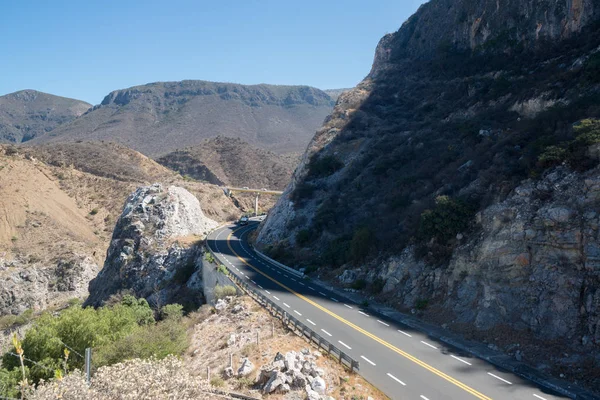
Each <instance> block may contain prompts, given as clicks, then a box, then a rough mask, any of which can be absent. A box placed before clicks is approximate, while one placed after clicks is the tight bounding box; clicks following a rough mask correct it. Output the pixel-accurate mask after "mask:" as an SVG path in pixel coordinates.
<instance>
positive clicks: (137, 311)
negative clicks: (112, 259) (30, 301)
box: [0, 296, 159, 387]
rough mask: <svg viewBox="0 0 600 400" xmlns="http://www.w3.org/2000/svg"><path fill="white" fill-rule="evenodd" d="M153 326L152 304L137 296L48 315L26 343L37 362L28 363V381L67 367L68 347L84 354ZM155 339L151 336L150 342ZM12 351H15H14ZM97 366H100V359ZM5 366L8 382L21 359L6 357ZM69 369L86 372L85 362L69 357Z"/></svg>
mask: <svg viewBox="0 0 600 400" xmlns="http://www.w3.org/2000/svg"><path fill="white" fill-rule="evenodd" d="M151 327H154V318H153V316H152V310H151V309H150V306H149V305H148V302H147V301H146V300H144V299H139V300H138V299H136V298H135V297H133V296H125V297H124V298H123V300H122V302H121V303H119V304H116V305H115V306H112V307H103V308H98V309H93V308H81V307H80V306H73V307H70V308H68V309H66V310H64V311H62V312H61V313H60V314H59V315H58V316H54V315H52V314H50V313H45V314H43V315H42V316H40V318H38V319H37V320H36V321H35V323H34V325H33V326H32V327H31V328H30V329H29V330H28V331H27V332H26V334H25V337H24V339H23V341H22V345H23V350H24V352H25V356H26V357H27V358H28V359H30V360H35V361H36V362H37V363H31V362H29V361H27V362H26V366H27V370H28V373H27V378H28V379H29V380H30V381H32V382H34V383H37V382H38V381H39V380H40V379H49V378H53V376H54V371H55V370H56V369H62V367H63V357H64V353H63V351H64V349H65V347H66V346H65V344H66V345H68V346H69V347H70V348H71V349H74V350H75V351H76V352H78V353H79V354H83V353H84V352H85V349H86V348H87V347H93V348H94V349H103V348H105V347H111V346H112V345H113V344H114V343H115V342H118V341H119V340H121V339H123V338H125V337H127V336H128V335H132V334H133V333H134V332H136V331H138V330H143V329H146V328H147V329H150V328H151ZM151 337H152V335H148V337H147V338H146V340H150V339H151ZM157 337H159V336H157ZM10 351H11V352H14V349H11V350H10ZM115 357H116V356H115ZM124 359H125V358H120V359H119V360H118V361H121V360H124ZM94 365H99V364H98V362H97V360H96V358H95V361H94ZM2 366H3V368H5V369H6V371H8V372H9V374H8V375H7V374H6V373H5V374H0V376H4V377H5V378H6V379H8V378H9V377H10V376H11V375H10V372H11V371H13V370H15V369H19V368H20V366H19V360H18V359H17V358H16V357H14V356H13V355H12V354H10V352H8V353H5V354H4V355H3V357H2ZM68 368H69V370H72V369H75V368H78V369H82V368H83V359H82V358H81V357H78V356H77V355H76V354H75V353H73V355H72V356H71V357H69V361H68ZM7 377H8V378H7ZM2 385H7V383H6V382H2V381H0V387H2Z"/></svg>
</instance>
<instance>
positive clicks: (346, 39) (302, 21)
mask: <svg viewBox="0 0 600 400" xmlns="http://www.w3.org/2000/svg"><path fill="white" fill-rule="evenodd" d="M423 2H424V0H374V1H365V0H344V1H341V0H339V1H338V0H336V1H329V0H320V1H319V0H304V1H289V0H229V1H228V0H220V1H217V0H215V1H203V0H195V1H193V0H192V1H182V0H145V1H127V0H121V1H114V0H101V1H93V0H92V1H81V0H77V1H74V0H73V1H62V0H54V1H46V0H37V1H36V0H23V1H21V0H0V38H1V39H0V54H1V55H2V58H1V61H0V95H3V94H7V93H11V92H14V91H17V90H21V89H36V90H40V91H43V92H48V93H52V94H56V95H60V96H66V97H73V98H77V99H81V100H85V101H87V102H89V103H92V104H98V103H100V102H101V101H102V99H103V97H104V96H105V95H106V94H108V93H109V92H110V91H111V90H116V89H122V88H126V87H130V86H135V85H139V84H144V83H149V82H157V81H177V80H183V79H202V80H210V81H224V82H237V83H244V84H255V83H272V84H297V85H300V84H303V85H311V86H316V87H319V88H321V89H329V88H342V87H352V86H354V85H356V84H357V83H358V82H359V81H360V80H361V79H362V78H364V76H365V75H366V74H367V73H368V72H369V69H370V67H371V62H372V60H373V54H374V50H375V46H376V45H377V42H378V41H379V39H380V38H381V37H382V36H383V35H384V34H385V33H388V32H394V31H396V30H398V28H399V27H400V25H402V23H403V22H404V21H405V20H406V19H407V18H408V17H409V16H410V15H411V14H412V13H413V12H414V11H416V9H417V8H418V7H419V5H420V4H421V3H423Z"/></svg>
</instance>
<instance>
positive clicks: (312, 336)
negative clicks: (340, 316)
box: [227, 269, 359, 372]
mask: <svg viewBox="0 0 600 400" xmlns="http://www.w3.org/2000/svg"><path fill="white" fill-rule="evenodd" d="M227 270H228V271H229V272H230V279H231V280H232V281H234V282H235V283H236V284H237V285H238V286H239V287H241V288H242V289H243V290H244V291H245V292H246V293H248V295H250V297H252V298H254V300H256V301H257V302H258V303H259V304H261V305H262V306H263V307H265V308H266V309H267V310H269V311H270V312H271V314H273V315H274V316H276V317H278V318H280V319H281V320H282V321H283V323H284V324H285V325H286V326H287V327H288V328H290V329H291V330H292V331H294V332H295V333H296V334H297V335H299V336H303V337H305V338H307V339H308V341H309V342H312V343H314V344H315V345H316V346H317V347H318V348H319V349H321V350H325V351H326V352H328V353H329V354H331V356H333V357H334V358H336V359H337V360H338V361H339V362H340V364H343V365H345V366H347V367H348V368H349V369H350V371H351V372H353V371H355V370H359V363H358V361H356V360H354V359H353V358H352V357H350V356H349V355H348V354H346V353H344V352H343V351H342V350H340V349H339V348H337V347H336V346H335V345H334V344H332V343H331V342H329V341H327V339H325V338H323V337H322V336H321V335H319V334H318V333H316V332H315V331H313V330H312V329H311V328H309V327H308V326H306V325H305V324H304V323H302V322H300V321H299V320H298V319H297V318H295V317H294V316H293V315H290V314H288V313H287V312H286V311H285V310H284V309H283V308H281V307H279V306H278V305H277V304H275V302H273V301H272V300H271V299H269V298H268V297H266V296H264V295H263V294H262V293H259V292H256V291H254V290H253V288H252V287H251V286H250V285H248V284H247V283H246V282H244V281H243V280H242V279H240V278H239V277H238V276H237V275H235V274H234V273H232V272H231V271H230V270H229V269H227Z"/></svg>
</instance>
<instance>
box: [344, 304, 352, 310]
mask: <svg viewBox="0 0 600 400" xmlns="http://www.w3.org/2000/svg"><path fill="white" fill-rule="evenodd" d="M344 305H345V306H346V307H348V308H349V309H351V310H353V309H354V307H352V306H349V305H348V304H344Z"/></svg>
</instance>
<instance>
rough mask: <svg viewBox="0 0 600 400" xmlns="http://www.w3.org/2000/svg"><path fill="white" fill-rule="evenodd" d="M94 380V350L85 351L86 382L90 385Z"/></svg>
mask: <svg viewBox="0 0 600 400" xmlns="http://www.w3.org/2000/svg"><path fill="white" fill-rule="evenodd" d="M91 379H92V349H91V348H89V347H88V348H86V349H85V380H86V382H87V384H88V386H89V385H90V382H91Z"/></svg>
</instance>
